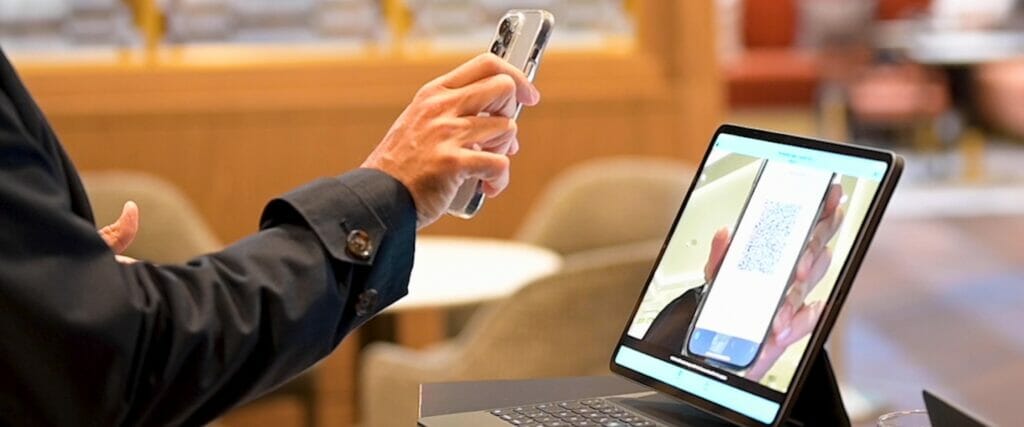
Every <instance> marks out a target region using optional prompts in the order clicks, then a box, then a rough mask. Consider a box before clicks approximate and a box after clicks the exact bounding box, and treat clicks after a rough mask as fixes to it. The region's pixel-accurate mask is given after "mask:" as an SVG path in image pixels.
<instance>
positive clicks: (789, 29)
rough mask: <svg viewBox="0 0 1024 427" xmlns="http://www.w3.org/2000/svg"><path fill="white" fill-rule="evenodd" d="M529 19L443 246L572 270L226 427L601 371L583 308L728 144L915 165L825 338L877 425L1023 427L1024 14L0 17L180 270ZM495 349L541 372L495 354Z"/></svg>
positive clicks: (94, 189)
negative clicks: (490, 157) (544, 306)
mask: <svg viewBox="0 0 1024 427" xmlns="http://www.w3.org/2000/svg"><path fill="white" fill-rule="evenodd" d="M514 7H542V8H546V9H549V10H551V11H552V12H553V13H554V14H555V16H556V20H557V24H556V31H555V32H554V35H553V38H552V41H551V44H550V46H549V50H548V52H547V54H546V56H545V59H544V65H543V67H542V68H541V70H540V72H539V73H538V78H537V85H538V87H539V88H540V89H541V91H542V92H543V97H544V100H543V102H542V103H541V104H540V105H539V106H537V107H535V108H531V109H528V110H527V111H525V112H524V114H523V117H522V118H521V120H520V125H519V129H520V138H519V139H520V141H521V142H522V152H521V154H519V155H518V156H517V157H516V159H515V162H514V165H513V170H514V175H513V176H514V178H513V183H512V185H511V187H509V189H508V191H507V192H506V193H505V194H504V195H503V196H502V197H501V198H499V199H495V200H491V201H489V202H488V204H487V206H486V208H485V209H484V210H483V211H482V213H481V214H480V215H479V216H478V217H477V218H475V219H473V220H472V221H463V220H458V219H452V218H447V219H444V220H442V221H440V222H439V223H437V224H435V225H434V226H433V227H431V228H430V229H428V230H426V232H425V233H426V234H428V235H430V236H441V235H444V236H449V237H451V236H454V237H457V238H463V239H466V238H475V239H478V240H476V241H485V240H484V239H486V241H487V242H492V243H494V242H517V243H518V244H520V245H529V246H530V247H532V248H535V249H537V250H540V251H546V252H545V253H547V254H549V255H551V256H554V257H557V260H558V262H557V265H559V266H560V267H559V268H557V269H544V268H541V269H540V270H538V271H539V273H538V275H537V276H536V277H531V278H530V279H529V280H527V279H523V282H524V283H521V284H520V285H521V286H519V287H516V289H518V291H514V292H513V291H510V292H509V293H508V295H503V296H501V297H500V298H494V297H493V296H491V297H488V298H481V299H480V301H476V302H474V301H460V302H459V303H458V304H454V303H453V304H444V303H441V304H433V305H427V306H417V307H415V308H414V309H408V310H396V311H393V312H389V313H385V314H384V315H382V316H380V317H378V318H377V319H375V320H374V321H372V322H371V323H370V324H368V325H367V326H366V327H365V328H363V329H362V330H360V331H359V332H357V333H355V334H353V335H352V336H350V337H349V339H347V340H346V341H345V343H344V345H343V346H342V347H341V348H340V349H339V350H338V351H337V352H336V353H335V354H334V355H333V356H331V358H329V359H327V360H326V361H324V362H323V363H321V364H320V365H318V366H317V367H315V368H314V369H312V370H311V371H310V372H309V373H307V374H305V375H303V376H302V377H300V378H298V379H297V380H296V381H294V382H293V383H290V384H289V385H287V386H285V387H284V388H282V389H281V390H279V391H277V392H275V393H272V394H270V395H268V396H266V397H264V398H262V399H260V400H257V401H255V402H253V403H251V404H249V405H247V406H245V407H242V408H240V409H238V410H236V411H234V412H232V413H231V414H229V415H228V416H226V417H225V418H224V419H222V420H220V421H219V422H218V423H219V424H222V425H264V424H266V425H295V426H300V425H324V426H326V425H365V426H377V425H382V426H386V425H410V424H411V423H412V422H413V420H414V419H415V414H416V412H415V410H416V402H417V395H416V393H417V390H416V385H417V384H419V383H420V382H432V381H444V380H456V379H458V380H465V379H487V378H499V377H500V378H519V377H541V376H570V375H590V374H601V373H605V372H606V368H605V366H606V362H607V355H608V354H609V352H610V349H611V345H612V344H611V343H612V342H614V339H615V337H617V335H618V334H619V333H620V332H621V327H622V324H623V322H624V319H625V316H626V314H627V313H628V312H629V309H630V308H631V305H630V306H628V307H626V306H621V305H619V306H616V305H614V304H613V305H609V306H608V307H609V308H608V310H613V311H614V310H619V311H615V312H614V313H604V317H610V318H612V319H614V321H612V322H608V325H607V326H606V327H605V328H606V329H607V330H602V331H593V330H589V331H583V330H580V329H581V328H592V329H596V328H597V327H596V326H594V325H597V323H593V322H591V323H586V322H582V323H581V319H584V318H585V316H587V315H593V313H589V314H588V313H586V312H587V310H580V309H578V307H581V304H585V305H586V306H592V305H593V304H595V302H594V301H592V300H591V299H588V297H587V296H584V295H588V296H589V295H591V294H590V293H589V292H591V291H588V290H587V289H588V288H586V287H584V288H580V289H582V291H578V292H577V291H574V292H567V291H565V290H566V289H575V288H571V287H568V286H588V284H587V283H583V284H581V283H580V282H581V280H584V278H587V277H591V276H588V273H587V272H591V273H590V274H592V273H593V272H594V271H605V270H602V269H610V268H617V269H620V270H617V271H620V272H623V274H622V275H620V276H615V275H611V274H602V275H600V276H599V277H602V278H605V279H607V280H611V279H610V278H614V277H619V278H620V279H621V281H622V282H623V283H621V284H619V285H620V286H619V287H618V288H615V289H618V290H617V291H615V292H618V293H617V294H613V295H614V296H617V297H616V298H612V300H616V299H617V300H623V301H626V302H627V303H629V304H631V303H632V301H634V300H633V298H634V297H635V296H636V294H637V293H639V290H640V287H641V286H642V283H643V280H644V279H645V278H646V266H649V265H650V262H652V261H653V257H654V256H655V255H656V253H657V248H658V245H659V242H660V239H661V238H663V236H664V235H665V233H666V232H667V228H668V226H669V224H670V222H671V218H672V217H673V215H674V213H675V210H676V208H677V207H678V203H679V201H680V200H681V198H682V196H683V192H684V191H685V188H686V186H687V183H688V182H689V179H690V177H691V176H692V168H693V166H694V165H695V164H696V163H697V162H699V160H700V158H701V156H702V155H703V152H704V149H705V148H706V143H707V141H708V138H709V137H710V136H711V134H712V132H713V131H714V129H715V127H716V126H717V125H718V124H720V123H722V122H733V123H738V124H743V125H749V126H755V127H763V128H768V129H773V130H778V131H784V132H794V133H799V134H804V135H811V136H818V137H823V138H829V139H834V140H840V141H851V142H855V143H860V144H867V145H872V146H877V147H883V148H887V149H892V150H895V151H897V152H899V153H901V154H903V155H904V156H906V157H907V161H908V164H907V170H906V172H905V174H904V178H903V182H902V183H901V187H900V188H899V190H898V192H897V194H896V196H895V198H894V201H893V203H892V204H891V206H890V209H889V213H888V214H887V217H886V219H885V221H884V222H883V225H882V227H881V228H880V230H879V233H878V236H877V237H876V239H875V244H874V246H873V247H872V249H871V251H870V252H869V257H868V259H867V260H866V261H865V263H864V267H863V269H862V272H861V274H860V275H859V278H858V280H857V282H856V285H855V287H854V290H853V292H852V294H851V296H850V299H849V301H848V304H847V306H846V309H845V310H844V314H843V316H842V318H841V321H840V323H839V324H838V325H837V327H836V329H835V330H834V331H833V333H832V336H831V343H830V346H831V352H832V356H833V357H834V358H835V359H836V360H837V363H838V365H839V371H840V375H841V377H842V378H841V380H842V381H843V384H844V398H845V400H846V403H847V406H848V409H850V410H851V412H853V413H854V415H855V418H856V419H858V420H861V421H864V420H867V421H866V422H867V424H868V425H871V421H870V420H873V419H874V418H873V417H874V416H875V415H876V414H877V413H880V412H883V411H886V410H890V409H908V408H916V407H920V406H921V402H920V398H919V396H920V394H919V392H920V389H921V388H926V387H927V388H932V389H935V390H938V391H939V392H940V394H944V395H946V396H948V397H950V398H952V399H953V400H957V401H960V402H963V403H964V404H965V405H966V406H968V407H971V408H973V409H975V410H976V411H977V412H979V413H981V414H984V415H987V416H988V417H989V418H990V419H992V420H996V421H998V422H1001V423H1005V424H1013V421H1015V420H1019V415H1018V414H1017V413H1015V410H1016V409H1017V408H1015V407H1014V404H1019V403H1020V400H1019V397H1017V396H1019V394H1018V393H1017V392H1016V389H1017V387H1019V384H1021V383H1024V331H1022V330H1021V329H1020V328H1019V327H1018V325H1021V324H1024V314H1022V313H1024V311H1021V310H1020V309H1019V307H1021V306H1024V290H1022V289H1024V288H1022V287H1021V283H1022V282H1024V243H1021V242H1022V241H1024V239H1021V238H1020V236H1018V234H1019V233H1024V231H1022V230H1024V145H1022V144H1024V1H1019V0H1018V1H1014V0H686V1H669V0H650V1H641V0H524V1H511V0H439V1H426V0H379V1H373V0H287V1H285V0H274V1H272V0H124V1H122V0H0V46H3V48H4V51H5V52H6V53H7V55H8V56H9V57H10V58H11V60H12V62H13V63H14V64H15V67H16V68H17V69H18V70H19V72H20V74H21V76H22V78H23V79H24V80H25V82H26V84H27V85H28V87H29V89H30V91H31V92H32V93H33V95H34V96H35V97H36V99H37V101H38V102H39V104H40V106H41V108H42V109H43V111H44V112H45V113H46V115H47V116H48V118H49V119H50V120H51V122H52V124H53V125H54V127H55V128H56V131H57V133H58V135H60V137H61V139H62V142H63V143H64V145H65V146H66V147H67V149H68V151H69V152H70V154H71V157H72V159H73V160H74V161H75V162H76V164H77V166H78V167H79V168H80V169H82V170H83V171H85V172H87V176H86V183H87V186H88V187H89V191H90V193H91V194H92V197H93V198H94V204H95V205H96V206H95V209H96V211H97V214H98V220H99V221H100V222H109V221H112V220H113V219H114V218H115V217H116V215H117V212H118V209H119V208H120V204H121V203H122V202H123V201H124V199H125V198H128V197H131V198H134V199H136V200H139V201H140V206H141V209H142V235H141V236H140V243H138V244H137V246H139V247H140V248H139V249H138V251H139V252H137V253H135V255H137V256H141V257H143V258H148V259H152V260H155V261H160V262H173V261H181V260H183V259H187V258H188V257H190V256H194V255H197V254H199V253H203V252H206V251H210V250H215V249H217V248H218V247H221V246H222V245H223V244H225V243H229V242H232V241H234V240H237V239H239V238H241V237H242V236H244V235H246V234H248V233H251V232H253V231H255V229H256V225H257V219H258V214H259V212H260V209H261V208H262V206H263V205H264V204H265V202H266V201H267V200H269V199H270V198H272V197H274V196H275V195H278V194H280V193H282V192H284V191H287V190H288V189H290V188H293V187H295V186H297V185H300V184H302V183H304V182H306V181H309V180H311V179H314V178H316V177H320V176H327V175H335V174H339V173H340V172H342V171H344V170H347V169H350V168H353V167H357V166H358V165H359V164H360V163H361V162H362V160H363V158H364V157H365V155H366V154H367V153H369V152H370V150H371V149H372V147H373V146H374V145H376V143H377V142H378V141H379V140H380V138H381V136H383V135H384V133H385V132H386V131H387V129H388V127H389V126H390V123H391V122H392V121H393V120H394V118H395V117H397V116H398V114H399V113H400V112H401V110H402V108H404V106H405V105H406V103H407V102H408V100H409V99H410V98H411V97H412V95H413V93H414V92H415V91H416V89H417V88H418V87H419V86H420V85H422V84H423V83H425V82H427V81H428V80H430V79H432V78H433V77H436V76H437V75H440V74H442V73H443V72H445V71H447V70H448V69H450V68H452V67H453V66H455V65H457V64H458V63H460V62H462V61H464V60H466V59H467V58H469V57H471V56H472V55H474V54H476V53H477V52H482V51H483V50H484V49H485V48H486V46H487V43H488V41H489V39H490V37H491V34H492V33H493V28H494V25H495V23H496V22H497V19H498V17H499V16H501V15H502V14H503V13H504V11H505V10H507V9H509V8H514ZM588 227H590V228H588ZM442 246H443V245H442ZM146 251H149V252H146ZM626 258H629V259H633V258H640V259H639V261H637V262H638V263H639V264H638V265H639V268H637V267H636V265H632V266H625V265H624V263H623V261H622V260H623V259H626ZM644 262H646V263H647V264H644ZM504 267H505V268H508V269H511V270H515V269H516V267H515V266H514V265H512V266H504ZM627 267H629V268H633V270H629V269H628V268H627ZM629 272H632V275H630V274H626V273H629ZM441 277H444V276H441ZM436 280H442V281H444V279H436ZM484 280H486V278H485V279H484ZM475 285H477V286H480V287H486V286H487V285H486V283H476V284H475ZM424 286H425V287H430V286H432V284H425V285H424ZM438 286H440V285H438ZM593 286H597V285H596V284H595V285H593ZM538 287H544V291H545V292H548V291H550V292H554V291H555V290H558V289H561V290H562V291H563V292H561V293H556V294H553V295H552V296H549V297H546V298H548V299H550V298H555V297H556V296H557V298H562V299H560V300H557V301H558V302H559V304H556V305H554V307H558V308H554V309H553V310H555V311H557V312H554V313H552V312H548V313H543V315H544V316H548V317H543V316H541V317H537V316H539V314H537V313H534V314H529V316H533V317H529V318H522V317H521V316H527V315H528V314H527V313H517V312H513V311H511V309H509V308H508V307H509V304H511V303H510V301H515V299H517V298H531V297H532V298H537V297H536V296H531V294H529V292H527V291H530V289H537V288H538ZM609 289H611V288H609ZM592 291H593V292H594V293H593V295H594V296H591V298H598V297H597V296H596V295H597V290H596V288H595V289H592ZM538 292H539V291H538ZM581 292H582V293H581ZM609 292H611V291H609ZM609 304H611V303H609ZM615 313H618V314H615ZM612 314H615V315H612ZM516 316H520V317H516ZM541 318H542V319H543V320H542V322H550V323H544V324H546V325H551V323H556V324H558V325H563V324H564V325H566V326H565V327H564V329H565V331H567V332H566V334H567V336H570V337H573V338H571V339H573V340H576V341H572V343H571V347H572V348H574V349H576V353H579V354H575V353H574V355H571V356H567V355H565V354H564V353H565V348H566V347H568V346H570V345H568V344H566V341H565V340H567V339H570V338H565V337H559V336H555V335H551V336H547V338H544V337H542V336H540V335H543V334H540V335H536V334H535V335H532V336H526V337H521V336H518V335H516V331H517V330H518V329H517V328H516V327H515V326H516V325H519V329H522V328H525V327H526V326H524V325H527V324H534V325H535V324H536V323H530V322H541V320H537V319H541ZM424 319H426V320H427V321H424ZM597 320H600V319H597ZM595 321H596V320H595ZM573 322H576V323H573ZM425 325H430V326H425ZM509 325H511V326H509ZM572 325H576V326H572ZM573 328H576V329H573ZM502 331H506V332H502ZM534 331H536V330H534ZM584 332H586V333H594V335H593V337H591V338H589V341H588V340H587V339H583V338H580V337H581V336H583V334H584ZM597 332H600V333H597ZM503 333H505V334H506V335H502V334H503ZM508 334H511V335H508ZM410 337H411V338H410ZM517 337H518V338H522V339H523V340H524V341H522V342H516V341H515V339H516V338H517ZM545 339H548V340H549V341H544V340H545ZM498 343H500V344H498ZM500 345H508V346H511V347H509V348H511V349H512V350H511V351H513V352H521V351H523V349H526V348H536V349H539V350H535V351H534V350H531V353H530V354H531V356H530V357H526V356H523V357H520V358H516V359H502V358H501V357H508V355H507V354H504V353H508V352H509V351H507V350H506V349H505V348H504V347H500ZM553 359H561V365H559V366H552V365H553V362H552V360H553ZM497 360H508V362H507V363H508V364H509V365H515V366H514V367H515V369H512V367H510V366H505V365H503V364H502V363H501V362H496V361H497ZM567 360H568V361H569V362H571V363H568V362H566V361H567ZM475 366H480V367H479V368H474V367H475Z"/></svg>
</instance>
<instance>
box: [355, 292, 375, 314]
mask: <svg viewBox="0 0 1024 427" xmlns="http://www.w3.org/2000/svg"><path fill="white" fill-rule="evenodd" d="M378 299H379V297H378V294H377V290H376V289H367V290H366V291H364V292H363V293H360V294H359V300H358V301H356V316H359V317H364V316H366V315H368V314H370V313H373V312H374V310H376V309H377V300H378Z"/></svg>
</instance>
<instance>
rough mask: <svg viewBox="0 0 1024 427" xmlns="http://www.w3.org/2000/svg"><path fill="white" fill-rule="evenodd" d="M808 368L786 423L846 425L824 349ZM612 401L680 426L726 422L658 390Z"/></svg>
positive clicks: (835, 383)
mask: <svg viewBox="0 0 1024 427" xmlns="http://www.w3.org/2000/svg"><path fill="white" fill-rule="evenodd" d="M810 369H811V371H810V372H808V374H807V379H806V380H804V386H803V390H801V392H800V395H799V396H797V401H796V404H795V405H794V406H793V409H792V410H791V411H790V414H789V421H788V422H787V423H786V424H785V425H786V426H838V427H849V426H850V417H849V416H848V415H847V414H846V409H845V408H844V407H843V400H842V397H841V396H840V395H839V385H838V383H837V382H836V377H835V374H834V373H833V372H832V363H831V362H829V359H828V355H827V354H826V352H825V351H824V350H822V351H821V352H820V353H818V358H817V359H816V360H815V362H814V363H812V364H811V368H810ZM615 402H616V403H618V404H620V405H623V406H627V407H629V408H630V409H632V410H634V411H637V412H640V413H642V414H647V415H650V416H653V417H654V418H658V419H662V420H666V421H673V424H677V425H681V426H691V425H699V426H727V425H729V424H726V423H724V422H722V421H720V420H718V419H716V418H712V417H710V416H708V415H705V414H704V413H702V412H700V411H699V410H697V409H694V408H691V407H689V406H686V405H682V404H680V403H679V401H677V400H675V399H673V398H672V397H669V396H667V395H664V394H661V393H656V394H652V395H650V396H647V397H643V398H620V399H615Z"/></svg>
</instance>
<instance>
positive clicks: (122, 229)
mask: <svg viewBox="0 0 1024 427" xmlns="http://www.w3.org/2000/svg"><path fill="white" fill-rule="evenodd" d="M138 232H139V206H138V205H136V204H135V202H133V201H128V202H126V203H125V204H124V208H122V209H121V217H119V218H117V221H114V223H113V224H110V225H108V226H106V227H103V228H101V229H100V230H99V234H100V237H102V238H103V241H104V242H106V243H107V246H110V250H112V251H114V254H115V255H114V258H115V259H117V261H118V262H121V263H125V264H130V263H133V262H136V260H135V259H134V258H131V257H126V256H123V255H121V253H122V252H124V251H125V249H128V246H129V245H131V244H132V241H133V240H135V235H136V234H137V233H138Z"/></svg>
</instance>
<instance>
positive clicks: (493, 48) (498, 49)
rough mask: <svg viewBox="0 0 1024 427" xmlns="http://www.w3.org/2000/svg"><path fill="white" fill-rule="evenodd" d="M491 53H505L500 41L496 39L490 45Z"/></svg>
mask: <svg viewBox="0 0 1024 427" xmlns="http://www.w3.org/2000/svg"><path fill="white" fill-rule="evenodd" d="M491 53H493V54H495V55H498V56H501V55H503V54H504V53H505V46H504V45H502V44H501V42H500V41H496V42H494V44H492V45H491Z"/></svg>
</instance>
